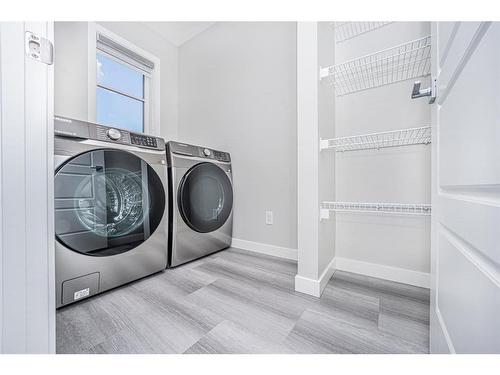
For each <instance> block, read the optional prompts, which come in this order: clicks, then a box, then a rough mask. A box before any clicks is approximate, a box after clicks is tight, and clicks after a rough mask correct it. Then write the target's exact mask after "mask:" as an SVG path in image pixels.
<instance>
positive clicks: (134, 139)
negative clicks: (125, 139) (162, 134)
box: [130, 133, 158, 148]
mask: <svg viewBox="0 0 500 375" xmlns="http://www.w3.org/2000/svg"><path fill="white" fill-rule="evenodd" d="M130 143H131V144H133V145H138V146H146V147H154V148H156V147H158V143H157V142H156V137H151V136H149V135H144V134H135V133H130Z"/></svg>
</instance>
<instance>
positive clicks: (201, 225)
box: [167, 142, 233, 267]
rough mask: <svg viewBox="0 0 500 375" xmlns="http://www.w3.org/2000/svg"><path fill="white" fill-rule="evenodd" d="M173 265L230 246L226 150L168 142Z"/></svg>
mask: <svg viewBox="0 0 500 375" xmlns="http://www.w3.org/2000/svg"><path fill="white" fill-rule="evenodd" d="M167 164H168V177H169V192H170V195H169V198H170V217H169V252H168V254H169V266H170V267H175V266H178V265H180V264H183V263H186V262H189V261H191V260H194V259H198V258H200V257H203V256H205V255H208V254H211V253H214V252H216V251H219V250H222V249H225V248H227V247H229V246H231V240H232V232H233V184H232V171H231V157H230V155H229V153H228V152H224V151H218V150H212V149H210V148H207V147H200V146H195V145H189V144H185V143H179V142H168V143H167Z"/></svg>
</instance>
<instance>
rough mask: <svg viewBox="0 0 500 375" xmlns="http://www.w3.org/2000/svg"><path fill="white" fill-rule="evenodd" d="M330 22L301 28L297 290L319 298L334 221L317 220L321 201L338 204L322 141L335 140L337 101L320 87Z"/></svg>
mask: <svg viewBox="0 0 500 375" xmlns="http://www.w3.org/2000/svg"><path fill="white" fill-rule="evenodd" d="M333 36H334V35H333V33H332V29H331V28H330V25H329V23H325V22H319V23H318V22H299V23H298V26H297V137H298V160H297V162H298V273H297V276H296V277H295V290H297V291H299V292H302V293H307V294H311V295H313V296H316V297H319V296H320V295H321V293H322V291H323V289H324V287H325V286H326V284H327V283H328V280H329V279H330V277H331V276H332V274H333V272H334V267H333V260H334V257H335V221H334V220H329V221H322V222H320V221H319V207H320V202H321V201H324V200H334V197H335V189H334V168H335V157H334V155H333V154H331V153H330V154H329V153H321V154H320V150H319V139H320V137H325V138H332V137H333V136H334V113H335V112H334V111H335V101H334V97H333V92H332V90H331V88H329V87H326V86H324V85H321V84H320V82H319V76H318V72H319V69H320V66H325V65H332V64H334V62H335V60H334V58H335V50H334V40H333Z"/></svg>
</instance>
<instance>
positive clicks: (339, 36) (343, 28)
mask: <svg viewBox="0 0 500 375" xmlns="http://www.w3.org/2000/svg"><path fill="white" fill-rule="evenodd" d="M390 23H392V22H388V21H387V22H386V21H379V22H333V24H332V26H333V28H334V30H335V43H342V42H344V41H346V40H349V39H352V38H355V37H357V36H358V35H362V34H365V33H368V32H370V31H373V30H376V29H379V28H381V27H382V26H385V25H388V24H390Z"/></svg>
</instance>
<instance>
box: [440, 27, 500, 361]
mask: <svg viewBox="0 0 500 375" xmlns="http://www.w3.org/2000/svg"><path fill="white" fill-rule="evenodd" d="M432 31H433V32H432V34H433V38H434V39H433V42H434V44H433V75H434V76H435V77H437V78H438V81H437V82H438V90H437V99H436V103H435V105H433V118H432V121H433V140H432V141H433V161H432V168H433V183H432V184H433V187H432V189H433V194H432V195H433V197H432V205H433V219H432V270H431V271H432V283H431V284H432V285H431V352H432V353H440V352H451V353H500V23H490V22H438V23H433V30H432Z"/></svg>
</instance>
